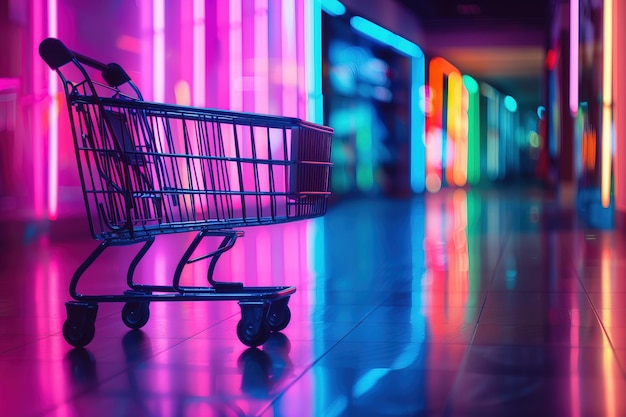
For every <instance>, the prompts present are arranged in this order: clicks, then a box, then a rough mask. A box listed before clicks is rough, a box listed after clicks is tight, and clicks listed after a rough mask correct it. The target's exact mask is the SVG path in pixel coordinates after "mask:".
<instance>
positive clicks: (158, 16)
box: [152, 0, 165, 103]
mask: <svg viewBox="0 0 626 417" xmlns="http://www.w3.org/2000/svg"><path fill="white" fill-rule="evenodd" d="M152 37H153V38H152V71H153V78H152V91H153V98H152V99H153V100H154V101H156V102H161V103H162V102H164V101H165V0H152Z"/></svg>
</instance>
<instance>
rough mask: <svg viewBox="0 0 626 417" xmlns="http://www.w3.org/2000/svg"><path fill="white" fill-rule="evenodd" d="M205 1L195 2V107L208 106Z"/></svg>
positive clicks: (197, 0)
mask: <svg viewBox="0 0 626 417" xmlns="http://www.w3.org/2000/svg"><path fill="white" fill-rule="evenodd" d="M204 1H205V0H193V105H194V106H197V107H205V106H206V22H205V6H204Z"/></svg>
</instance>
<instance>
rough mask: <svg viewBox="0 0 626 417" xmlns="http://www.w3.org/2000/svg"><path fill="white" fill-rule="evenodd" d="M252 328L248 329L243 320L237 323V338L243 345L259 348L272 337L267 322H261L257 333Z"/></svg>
mask: <svg viewBox="0 0 626 417" xmlns="http://www.w3.org/2000/svg"><path fill="white" fill-rule="evenodd" d="M251 327H252V326H250V327H246V326H245V325H244V322H243V320H239V323H237V337H238V338H239V340H240V341H241V343H243V344H244V345H246V346H250V347H257V346H260V345H262V344H263V343H265V342H267V339H269V337H270V328H269V325H268V324H267V322H266V321H265V320H261V322H260V323H259V329H258V330H257V331H256V332H255V331H254V329H252V328H251Z"/></svg>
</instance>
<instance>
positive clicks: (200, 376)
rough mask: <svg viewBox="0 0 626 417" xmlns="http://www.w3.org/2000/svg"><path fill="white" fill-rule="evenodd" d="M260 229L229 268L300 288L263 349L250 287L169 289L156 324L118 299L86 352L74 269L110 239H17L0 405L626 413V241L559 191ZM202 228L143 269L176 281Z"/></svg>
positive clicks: (105, 268)
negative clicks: (132, 323)
mask: <svg viewBox="0 0 626 417" xmlns="http://www.w3.org/2000/svg"><path fill="white" fill-rule="evenodd" d="M245 231H246V236H245V237H244V238H243V239H241V240H240V241H239V242H238V243H237V245H236V246H235V248H234V249H233V250H232V251H231V253H230V254H229V255H228V256H227V257H225V258H224V259H223V260H221V261H220V264H219V265H218V275H220V276H225V277H229V276H234V277H237V278H238V279H240V280H242V281H244V282H246V283H247V284H250V285H283V284H294V285H296V286H297V287H298V291H297V292H296V294H294V296H293V297H292V298H291V301H290V307H291V311H292V315H293V316H292V321H291V323H290V325H289V326H288V327H287V329H285V330H284V331H283V333H282V334H275V335H274V336H273V337H272V338H271V339H270V341H269V342H268V343H266V344H265V345H263V346H262V348H261V349H246V347H245V346H244V345H242V344H241V343H240V342H239V341H238V339H237V337H236V333H235V326H236V323H237V321H238V320H239V310H238V306H237V304H236V302H211V303H199V302H181V303H152V304H151V318H150V321H149V322H148V324H147V325H146V326H145V327H144V328H143V329H142V330H141V331H130V330H129V329H127V328H126V327H125V326H124V324H123V323H122V321H121V319H120V309H121V305H120V304H101V305H100V311H99V314H98V318H97V321H96V336H95V338H94V340H93V342H92V343H91V344H89V345H88V346H87V347H86V348H85V349H71V348H70V347H69V345H67V343H66V342H65V341H64V339H63V337H62V335H61V332H60V330H61V326H62V323H63V321H64V319H65V312H64V302H65V301H67V299H68V296H67V285H68V282H69V279H70V277H71V275H72V273H73V272H74V270H75V268H76V267H77V266H78V264H79V263H80V262H81V261H82V260H83V259H84V258H85V257H86V256H87V254H88V253H89V252H90V251H91V250H92V249H93V248H94V247H95V245H96V242H94V241H92V240H90V239H87V238H86V239H84V240H79V241H77V240H66V241H63V242H56V241H55V242H47V243H46V242H45V241H44V240H41V241H36V242H31V243H29V244H28V245H26V244H25V245H19V242H15V245H13V246H12V247H9V248H6V249H4V250H3V252H2V254H1V255H0V257H1V262H2V269H1V270H0V271H1V275H0V277H1V278H0V280H1V282H2V288H3V291H2V293H1V294H0V301H1V304H0V336H1V338H0V410H1V411H0V415H2V416H7V417H18V416H33V417H35V416H67V417H69V416H95V417H97V416H107V417H110V416H133V417H141V416H193V417H196V416H263V417H271V416H295V417H309V416H315V417H334V416H359V417H366V416H533V417H540V416H550V417H553V416H559V417H565V416H572V417H579V416H608V417H612V416H621V415H625V414H626V395H624V392H626V379H625V376H626V373H625V371H626V369H625V368H626V324H625V321H624V320H622V318H623V316H624V313H626V261H625V260H624V259H626V256H625V255H626V240H625V239H624V237H623V236H622V235H621V234H619V233H616V232H614V231H612V230H593V229H591V228H586V227H584V226H582V223H580V222H578V221H577V220H576V219H575V218H574V217H572V215H571V211H568V210H562V209H559V207H558V206H557V205H556V203H554V201H552V200H550V199H547V198H546V197H544V196H542V193H540V192H537V191H532V190H528V189H515V190H507V191H496V190H491V191H483V192H476V191H472V192H465V191H462V190H457V191H455V192H445V193H439V194H436V195H428V196H426V197H420V198H415V199H414V200H410V201H409V200H396V201H379V200H376V201H370V200H360V201H350V202H343V203H341V204H337V205H335V206H334V207H333V208H331V210H330V211H329V213H328V215H327V216H326V217H324V218H322V219H315V220H312V221H303V222H297V223H291V224H288V225H281V226H271V227H265V228H250V229H247V230H245ZM190 238H191V236H186V235H178V236H165V237H163V239H159V240H158V242H157V244H156V245H155V248H154V253H153V255H154V256H152V257H150V258H149V259H147V260H146V262H145V264H144V265H143V266H141V267H140V269H139V271H138V274H140V276H142V277H145V279H146V281H149V280H151V281H155V282H166V281H167V280H168V277H170V276H171V273H172V269H173V268H174V267H175V263H176V260H177V259H176V257H177V256H178V255H179V253H178V251H179V250H180V248H181V247H182V244H184V243H186V242H188V241H189V240H190ZM130 256H131V254H130V251H129V248H115V249H112V250H111V251H110V253H108V254H107V255H105V257H104V259H102V261H101V262H99V263H98V264H96V266H94V268H93V270H92V271H91V272H90V274H88V276H87V277H86V281H85V283H84V285H82V286H81V287H80V288H79V290H81V291H82V292H92V293H93V292H111V291H122V290H123V287H124V274H125V265H126V263H127V262H128V260H129V259H130ZM125 262H126V263H125ZM184 279H185V280H187V281H188V282H195V281H200V280H202V279H203V270H202V265H200V264H196V265H194V266H192V267H190V268H189V270H188V271H187V272H186V274H185V277H184Z"/></svg>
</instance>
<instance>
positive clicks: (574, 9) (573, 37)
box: [569, 0, 580, 114]
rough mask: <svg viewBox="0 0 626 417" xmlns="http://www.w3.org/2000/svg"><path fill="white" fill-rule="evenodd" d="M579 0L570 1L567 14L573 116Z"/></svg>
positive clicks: (576, 72)
mask: <svg viewBox="0 0 626 417" xmlns="http://www.w3.org/2000/svg"><path fill="white" fill-rule="evenodd" d="M578 1H579V0H570V12H569V27H570V29H569V30H570V38H569V50H570V55H569V109H570V111H571V112H572V113H573V114H576V112H577V111H578V36H579V34H578V30H579V26H578V25H579V12H580V5H579V3H578Z"/></svg>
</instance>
